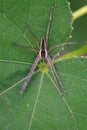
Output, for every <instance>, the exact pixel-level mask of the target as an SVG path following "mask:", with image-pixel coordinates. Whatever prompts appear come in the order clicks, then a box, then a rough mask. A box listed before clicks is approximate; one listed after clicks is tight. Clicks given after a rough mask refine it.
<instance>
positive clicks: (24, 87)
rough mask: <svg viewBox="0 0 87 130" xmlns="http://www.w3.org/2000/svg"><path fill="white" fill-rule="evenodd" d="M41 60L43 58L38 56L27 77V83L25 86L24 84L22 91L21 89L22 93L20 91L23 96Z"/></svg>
mask: <svg viewBox="0 0 87 130" xmlns="http://www.w3.org/2000/svg"><path fill="white" fill-rule="evenodd" d="M40 60H41V58H40V56H39V55H38V56H37V57H36V59H35V61H34V64H33V65H32V67H31V70H30V72H29V74H28V76H27V77H26V80H25V82H24V84H23V86H22V89H21V91H20V94H23V93H24V90H25V89H26V87H27V85H28V83H29V82H30V79H31V77H32V75H33V73H34V70H35V69H36V67H37V64H38V62H39V61H40Z"/></svg>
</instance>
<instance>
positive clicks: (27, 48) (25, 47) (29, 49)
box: [13, 43, 39, 53]
mask: <svg viewBox="0 0 87 130" xmlns="http://www.w3.org/2000/svg"><path fill="white" fill-rule="evenodd" d="M13 44H14V45H16V46H18V47H21V48H23V49H26V50H28V51H33V52H35V53H36V52H39V51H38V50H35V49H33V48H29V47H27V46H23V45H21V44H18V43H13Z"/></svg>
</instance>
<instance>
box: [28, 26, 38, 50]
mask: <svg viewBox="0 0 87 130" xmlns="http://www.w3.org/2000/svg"><path fill="white" fill-rule="evenodd" d="M26 28H27V29H28V32H29V33H30V34H31V35H32V37H33V39H34V41H35V43H36V45H37V47H38V49H39V40H38V39H37V37H36V35H35V34H34V32H33V31H32V29H31V28H30V26H29V24H26Z"/></svg>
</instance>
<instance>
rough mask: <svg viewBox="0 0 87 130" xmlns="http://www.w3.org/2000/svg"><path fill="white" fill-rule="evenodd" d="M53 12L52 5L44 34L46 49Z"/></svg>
mask: <svg viewBox="0 0 87 130" xmlns="http://www.w3.org/2000/svg"><path fill="white" fill-rule="evenodd" d="M53 11H54V5H52V7H51V11H50V17H49V22H48V27H47V32H46V47H48V38H49V33H50V28H51V24H52V19H53Z"/></svg>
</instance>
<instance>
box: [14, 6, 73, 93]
mask: <svg viewBox="0 0 87 130" xmlns="http://www.w3.org/2000/svg"><path fill="white" fill-rule="evenodd" d="M53 12H54V5H52V7H51V10H50V17H49V21H48V27H47V32H46V36H45V38H44V37H42V38H41V42H40V46H39V44H38V40H37V38H36V37H35V35H34V33H33V32H32V30H31V28H30V26H29V25H27V27H28V30H29V32H30V33H31V34H32V36H33V38H34V40H35V42H36V44H37V47H38V49H39V50H35V49H33V48H28V47H26V46H23V45H19V44H17V43H15V45H17V46H19V47H22V48H25V49H27V50H31V51H35V52H37V53H38V54H37V57H36V58H35V60H34V63H33V65H32V67H31V70H30V72H29V74H28V76H27V77H26V80H25V82H24V84H23V86H22V88H21V91H20V94H23V93H24V90H25V89H26V87H27V85H28V83H29V82H30V79H31V77H32V75H33V73H34V70H35V69H36V67H37V65H38V63H39V62H40V61H41V60H46V61H47V62H48V65H49V67H50V69H51V72H52V74H53V77H54V80H55V83H56V85H57V87H58V90H59V91H60V92H61V93H62V91H64V87H63V84H62V83H61V81H60V78H59V76H58V75H57V73H56V70H55V67H54V65H53V62H52V59H51V57H50V55H49V52H50V51H52V50H54V49H55V48H56V47H58V46H63V45H66V44H72V42H69V43H63V44H61V45H56V46H53V47H52V48H50V49H49V50H47V48H48V39H49V33H50V28H51V24H52V20H53Z"/></svg>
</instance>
